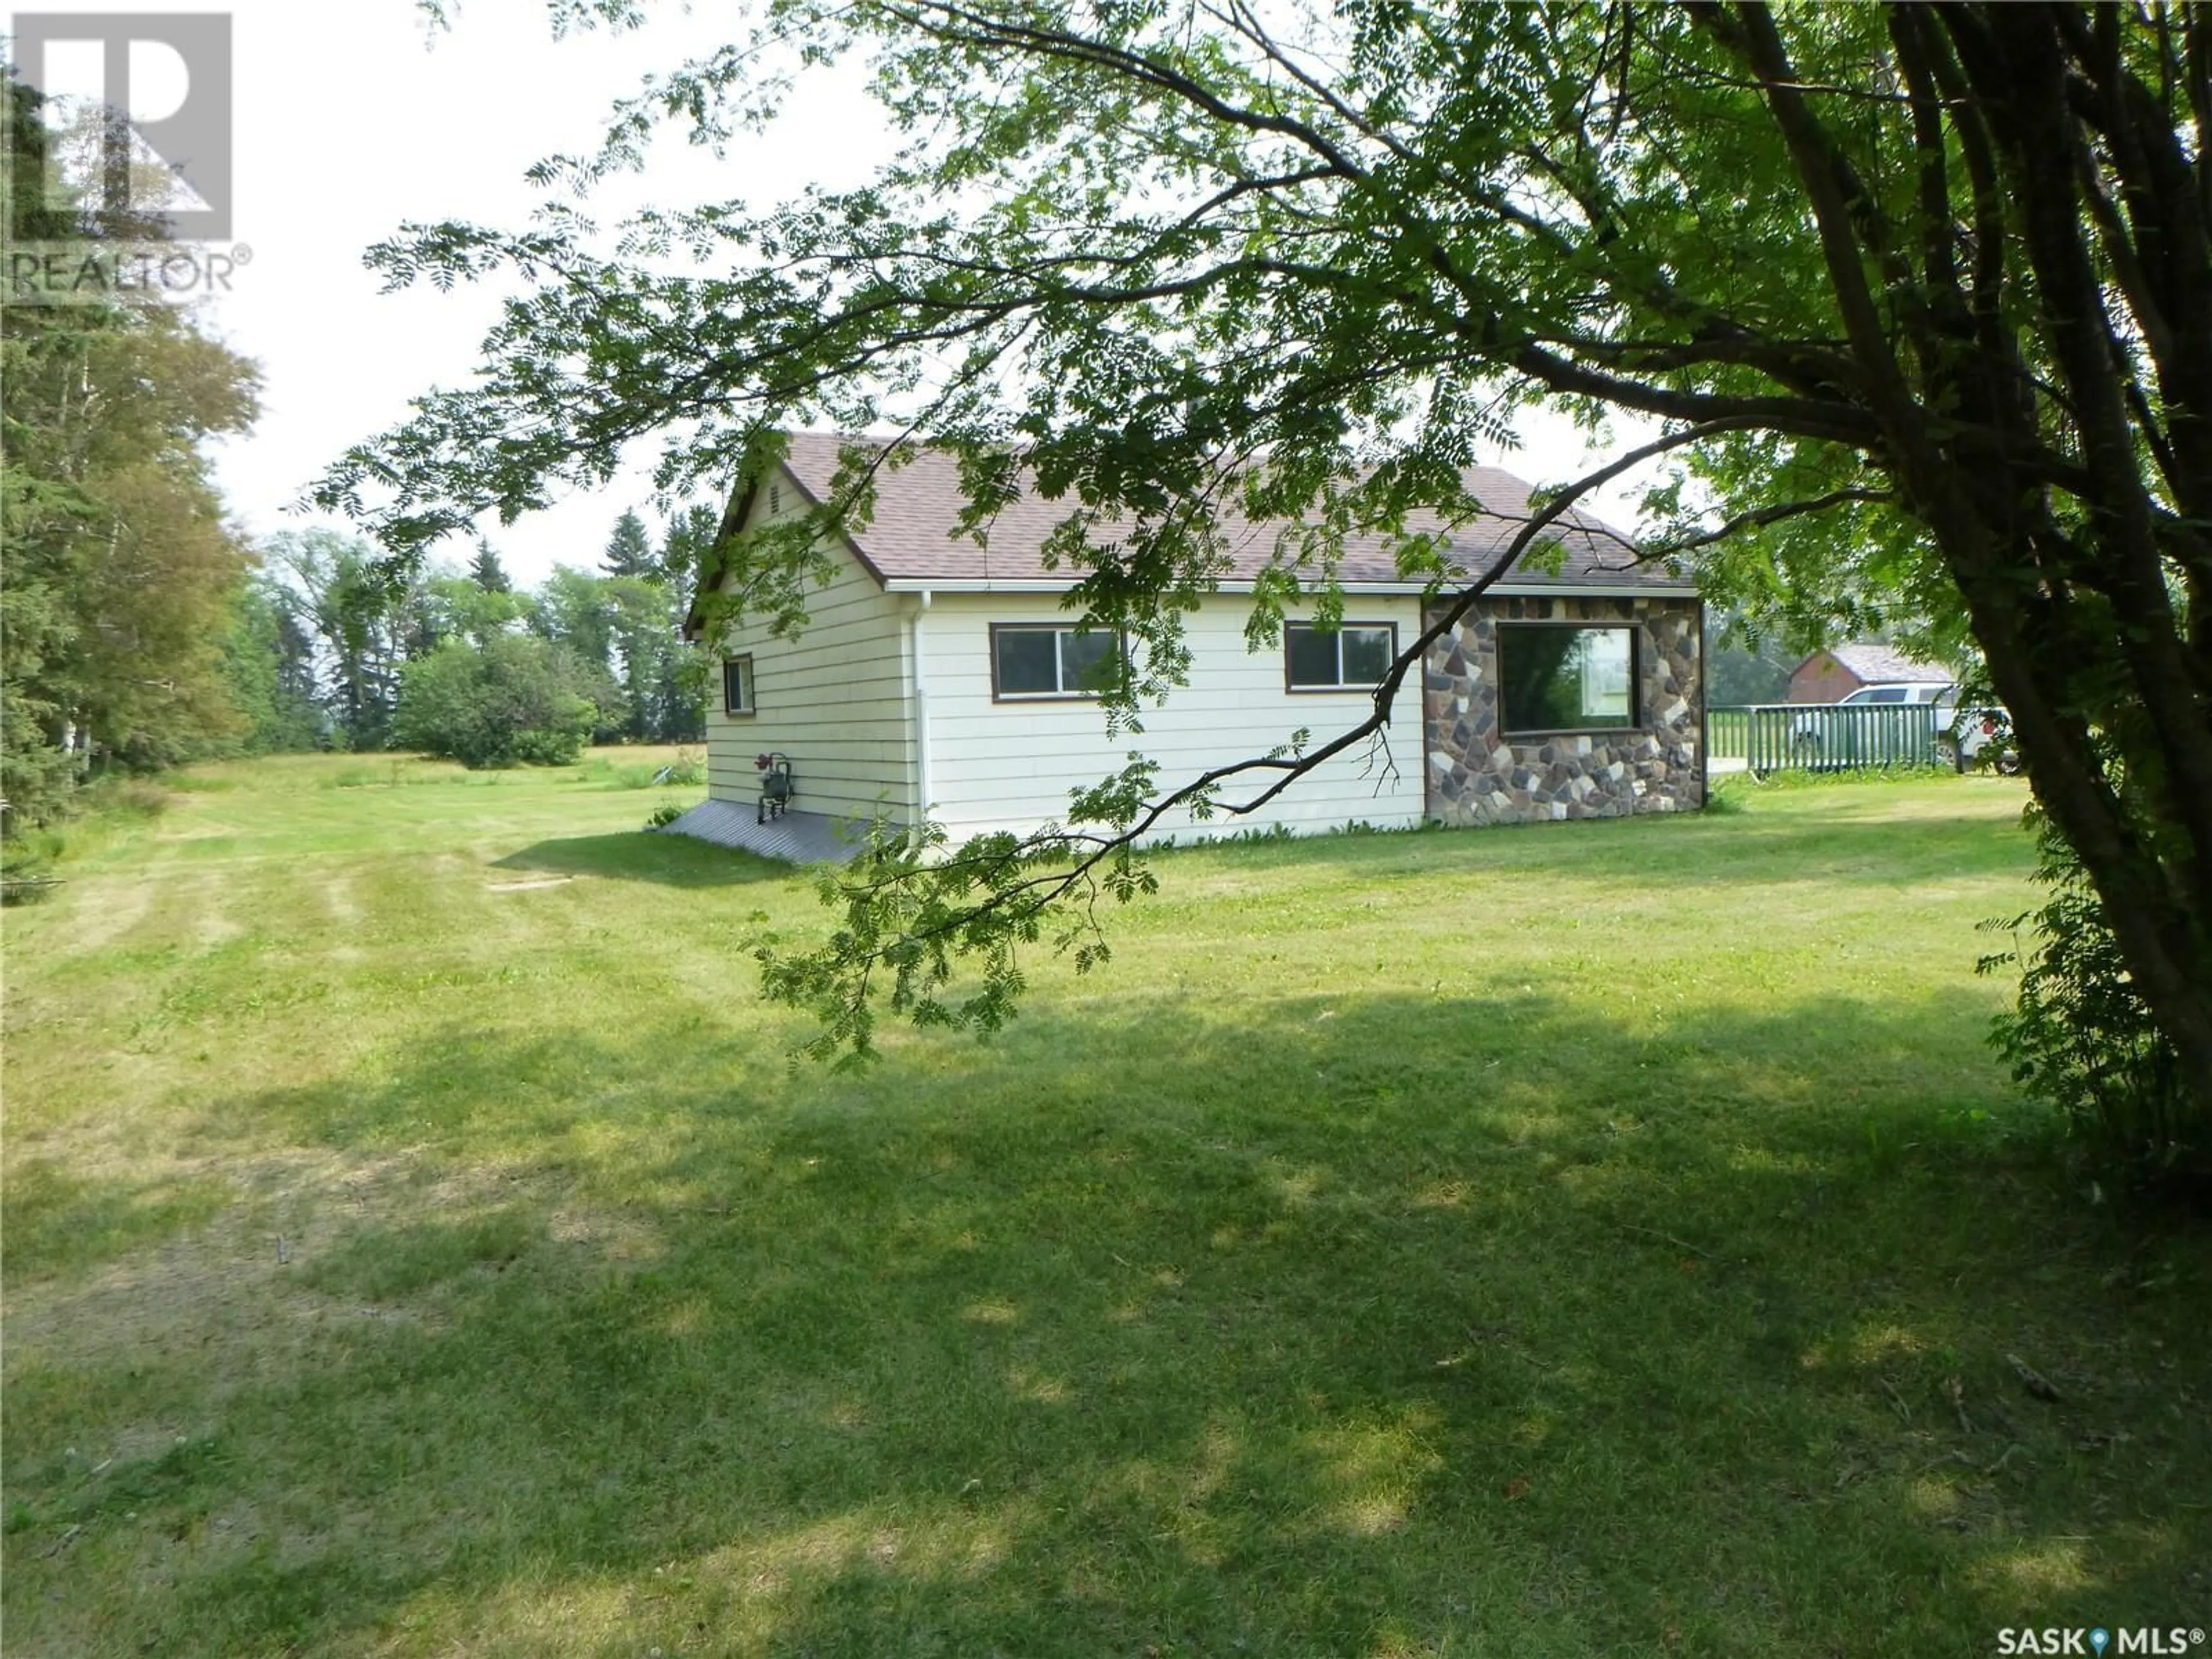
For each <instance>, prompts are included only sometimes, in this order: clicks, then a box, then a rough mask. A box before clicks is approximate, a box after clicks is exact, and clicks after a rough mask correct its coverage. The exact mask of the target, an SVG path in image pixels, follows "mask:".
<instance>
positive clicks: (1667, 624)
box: [1422, 598, 1705, 824]
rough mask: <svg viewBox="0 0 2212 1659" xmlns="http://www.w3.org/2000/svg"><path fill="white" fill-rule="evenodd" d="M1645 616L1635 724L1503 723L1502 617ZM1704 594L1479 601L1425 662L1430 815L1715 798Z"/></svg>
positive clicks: (1616, 619) (1641, 806)
mask: <svg viewBox="0 0 2212 1659" xmlns="http://www.w3.org/2000/svg"><path fill="white" fill-rule="evenodd" d="M1522 621H1527V622H1547V621H1548V622H1577V623H1610V624H1614V625H1618V624H1620V623H1628V622H1632V623H1637V624H1638V636H1637V641H1636V666H1637V692H1636V695H1637V729H1636V730H1634V731H1624V732H1559V733H1553V734H1538V733H1530V734H1528V735H1516V736H1515V737H1512V738H1507V737H1506V736H1505V735H1504V733H1503V732H1501V731H1500V730H1499V719H1500V717H1499V714H1498V623H1501V622H1522ZM1701 633H1702V622H1701V619H1700V617H1699V606H1698V602H1697V601H1696V600H1695V599H1582V598H1576V599H1481V600H1478V601H1476V604H1475V608H1474V610H1473V611H1470V612H1469V613H1468V615H1467V616H1466V617H1462V619H1461V620H1460V623H1459V625H1458V626H1457V627H1456V628H1455V629H1452V631H1451V632H1450V633H1449V634H1446V635H1444V636H1443V638H1442V639H1440V640H1438V641H1437V642H1436V643H1435V644H1434V645H1432V646H1431V647H1429V656H1428V661H1427V662H1426V664H1425V665H1424V667H1425V674H1424V677H1423V685H1424V688H1425V690H1424V694H1423V696H1422V704H1423V713H1424V714H1425V728H1424V732H1423V737H1424V747H1425V749H1426V750H1427V779H1428V787H1427V792H1426V793H1427V797H1428V807H1427V810H1428V816H1429V817H1431V818H1434V819H1436V820H1437V822H1439V823H1448V824H1471V823H1531V822H1534V821H1536V820H1539V819H1545V818H1610V817H1626V816H1627V815H1628V814H1630V813H1632V812H1674V811H1688V810H1692V809H1694V808H1697V807H1699V806H1702V805H1705V769H1704V767H1703V765H1702V763H1701V755H1700V747H1699V746H1700V744H1702V743H1703V742H1704V739H1705V674H1704V665H1703V662H1702V660H1701V658H1700V642H1699V636H1700V634H1701Z"/></svg>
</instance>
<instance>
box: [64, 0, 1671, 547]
mask: <svg viewBox="0 0 2212 1659" xmlns="http://www.w3.org/2000/svg"><path fill="white" fill-rule="evenodd" d="M37 9H40V10H42V11H53V12H62V13H64V14H66V13H71V12H84V13H88V14H97V13H100V12H103V11H115V10H121V9H126V8H125V6H123V5H120V4H116V5H81V4H76V3H72V0H40V3H39V5H38V8H37ZM127 9H129V10H131V11H135V12H166V11H202V12H204V11H208V10H212V9H227V10H228V12H229V13H230V15H231V16H232V18H233V51H234V117H233V119H234V169H235V177H234V190H235V212H234V222H233V233H234V237H233V240H234V241H236V242H240V243H243V244H245V245H246V246H248V247H250V248H251V250H252V263H251V264H249V265H246V267H245V268H243V269H241V270H239V271H238V273H237V275H236V278H235V286H234V292H233V293H232V294H231V295H228V296H226V297H223V298H221V299H219V300H217V301H215V302H213V304H212V306H211V307H210V308H209V309H208V310H207V311H206V312H205V313H204V321H206V322H207V323H209V324H210V325H212V326H213V328H214V329H215V331H216V332H218V333H219V334H221V335H222V337H224V338H226V339H227V340H228V343H230V344H231V345H232V346H233V347H234V349H237V350H239V351H240V352H241V353H243V354H244V355H246V356H249V357H252V358H253V359H255V360H256V361H257V362H259V363H260V365H261V366H262V370H263V374H264V394H263V403H264V410H263V415H262V418H261V422H260V424H259V426H258V428H256V429H255V431H254V433H253V434H252V435H251V436H250V437H248V438H246V439H244V440H242V441H233V442H230V443H227V444H225V445H224V446H222V448H221V450H220V452H219V453H218V454H217V458H216V463H217V477H218V482H219V484H220V486H221V488H222V491H223V493H224V495H225V498H226V500H227V501H228V506H229V508H230V511H231V513H233V515H234V518H235V519H236V520H238V521H239V522H240V524H241V525H242V526H244V527H245V528H246V531H247V532H248V533H250V534H252V535H253V536H256V537H258V536H263V535H267V534H269V533H270V532H275V531H278V530H283V529H296V528H304V527H306V526H309V525H311V524H314V523H317V522H325V521H323V520H315V519H313V518H308V517H301V516H299V515H296V514H294V513H289V512H288V511H287V509H288V507H290V506H291V505H292V504H293V503H295V501H297V500H298V499H299V496H300V495H301V491H302V490H303V489H304V488H305V487H306V486H307V483H309V482H310V481H312V480H313V478H314V477H315V476H316V475H317V474H318V473H319V471H321V469H322V468H323V467H324V466H325V465H327V464H328V463H329V462H330V461H331V459H334V458H335V457H336V456H337V454H338V453H340V452H341V451H342V450H343V449H344V448H345V447H347V446H348V445H349V444H350V443H353V442H355V441H358V440H360V439H362V438H364V437H367V436H368V435H372V434H374V433H375V432H378V431H380V430H381V429H383V428H386V427H387V426H389V425H391V424H392V423H394V422H397V421H398V420H399V419H401V418H403V417H404V415H405V413H406V406H407V400H408V398H410V397H411V396H413V395H415V394H416V393H418V392H422V391H423V390H425V389H427V388H428V387H429V386H433V385H446V386H456V385H459V384H461V383H463V382H464V381H465V379H466V378H467V375H468V373H469V371H470V369H471V367H472V366H473V365H474V364H475V362H476V361H477V343H478V341H479V340H480V339H481V337H482V336H483V331H484V329H485V327H486V325H488V324H489V321H490V320H491V319H492V318H493V316H494V314H495V296H494V295H492V294H490V293H488V292H486V291H484V290H481V289H477V290H471V289H456V290H455V291H453V293H450V294H442V295H441V294H440V293H438V292H437V291H436V290H435V289H430V288H428V287H423V288H420V289H410V290H408V291H406V292H404V293H398V294H388V295H387V294H381V293H380V292H379V291H378V279H377V278H376V276H374V274H373V273H371V272H370V271H368V270H366V269H365V268H364V267H363V266H362V262H361V256H362V251H363V250H364V249H365V248H367V247H368V246H369V245H370V244H371V243H373V242H375V241H378V240H383V239H385V238H386V237H388V236H390V235H392V234H393V233H394V232H395V231H396V230H397V229H398V226H399V225H400V224H401V223H402V222H404V221H409V220H419V221H431V220H438V219H446V218H461V219H471V220H474V221H477V222H481V223H484V224H489V225H493V226H499V227H503V228H520V226H522V225H523V224H524V223H525V222H526V220H527V218H528V216H529V215H530V213H531V211H532V209H533V208H534V207H536V206H537V205H538V203H539V202H540V201H541V200H542V199H543V197H541V195H540V193H539V192H538V191H537V190H535V189H534V188H533V187H532V185H529V184H528V183H527V182H526V179H525V178H524V176H523V175H524V173H525V170H526V168H528V167H530V166H531V164H532V162H534V161H538V160H540V159H541V158H543V157H544V156H545V155H550V154H553V153H555V152H567V153H572V154H573V153H579V152H587V151H589V150H590V149H592V148H593V147H594V145H595V143H596V142H597V139H598V137H599V131H600V125H601V118H602V117H603V116H604V114H605V112H606V110H607V109H608V107H609V106H610V105H611V103H612V102H613V101H614V100H616V99H617V98H618V97H621V96H623V94H628V93H629V92H631V91H633V90H635V88H636V86H637V84H638V82H639V81H640V79H641V76H643V75H644V74H645V73H647V71H649V70H654V69H666V68H668V67H671V66H672V65H673V64H675V63H676V62H678V61H679V60H680V59H681V58H684V57H685V56H689V55H692V54H695V53H698V52H704V51H706V50H708V49H710V48H711V47H712V46H714V45H717V44H719V43H720V40H723V39H725V38H727V35H728V34H729V33H732V32H734V29H735V27H738V25H736V24H733V23H732V22H731V21H729V10H728V9H724V8H721V7H717V6H715V5H714V4H712V3H711V0H709V3H705V4H701V5H699V6H697V7H696V9H683V10H679V9H677V8H675V7H671V8H669V9H667V12H666V15H665V16H663V17H661V18H659V20H657V21H655V22H654V23H653V25H652V26H651V27H648V28H647V29H645V30H643V31H641V32H640V33H634V34H627V35H619V36H611V35H609V34H606V33H603V32H595V33H586V34H582V35H578V36H574V37H571V38H570V39H568V40H561V41H556V40H553V38H552V35H551V31H550V27H549V25H548V22H547V19H546V15H545V12H544V9H543V7H542V6H540V5H538V4H534V3H532V0H465V3H464V5H463V6H462V8H461V9H460V13H459V17H458V19H457V21H456V22H455V26H454V27H453V29H452V30H451V31H450V32H447V33H438V34H435V35H434V34H432V33H430V32H429V31H428V29H427V28H426V27H425V26H424V24H423V21H422V17H421V15H420V13H419V12H418V11H417V10H416V7H415V6H414V4H413V3H412V0H234V3H233V4H231V5H230V6H228V7H227V8H219V7H217V6H216V5H211V4H210V0H183V3H166V4H165V3H162V0H131V3H130V4H129V5H128V7H127ZM23 67H24V68H25V69H26V70H33V66H31V65H25V66H23ZM137 90H138V92H139V94H140V96H141V98H142V99H143V98H144V97H145V96H147V95H149V94H148V93H147V89H146V88H145V87H144V86H143V85H141V86H140V87H139V88H137ZM153 95H159V88H156V89H155V94H153ZM889 145H890V141H889V139H888V137H886V136H885V134H884V127H883V125H882V123H881V122H880V121H879V120H878V118H877V117H876V115H875V112H874V111H873V108H872V106H871V105H869V104H868V103H867V101H866V99H865V98H864V97H862V96H861V95H860V92H859V89H858V82H857V80H856V79H855V77H854V76H849V75H846V76H840V77H839V79H838V81H837V82H833V83H829V84H826V85H823V86H821V87H819V88H817V89H816V90H814V91H813V92H811V94H809V95H807V96H804V97H800V98H796V99H793V100H791V101H790V104H789V106H787V113H786V114H785V116H784V117H783V118H782V119H781V122H780V123H779V124H778V125H777V126H776V128H775V130H774V131H771V132H770V133H769V134H768V135H766V136H764V137H751V136H747V135H740V136H739V137H738V138H736V139H735V140H733V141H732V148H731V149H730V151H729V153H728V155H727V157H726V159H725V160H722V161H716V160H715V159H714V157H712V156H711V155H708V154H707V153H705V152H703V151H700V150H696V149H691V148H690V147H689V146H686V145H684V144H682V143H667V144H664V145H662V146H660V147H659V150H658V151H657V153H656V155H655V156H654V158H653V165H652V167H650V168H649V170H648V171H647V173H646V174H644V175H643V176H642V177H641V178H639V179H626V180H623V181H622V187H621V188H620V189H619V190H618V191H607V192H605V193H604V194H601V195H599V196H598V197H595V198H594V205H593V208H592V211H593V213H594V216H596V217H598V218H599V220H600V222H602V223H611V222H613V221H614V220H615V219H617V218H618V217H619V216H620V214H621V212H622V211H623V210H626V209H629V208H634V207H636V206H640V205H643V204H647V203H648V202H659V203H661V204H671V205H681V204H692V203H696V202H700V201H706V200H710V199H717V198H722V197H743V198H744V199H745V200H746V201H748V202H749V203H750V204H752V205H754V206H756V207H763V208H764V207H767V206H769V205H770V204H773V203H774V202H775V201H778V200H781V199H782V198H784V197H787V196H790V195H793V194H795V193H796V192H797V191H799V190H800V189H802V188H804V187H805V185H808V184H823V185H849V184H854V183H857V182H859V181H860V179H864V178H865V177H866V175H867V173H869V172H870V171H871V170H872V167H873V164H874V162H875V161H877V160H878V158H879V157H881V156H882V155H884V154H886V153H887V152H888V149H889ZM1522 435H1523V438H1524V447H1523V448H1522V450H1521V452H1520V453H1518V454H1517V455H1513V456H1507V457H1500V458H1498V459H1500V460H1501V462H1502V464H1503V465H1505V466H1506V467H1507V468H1508V470H1510V471H1515V472H1516V473H1519V474H1521V475H1522V476H1523V477H1528V478H1530V479H1532V480H1534V481H1536V482H1540V483H1554V482H1558V481H1560V480H1562V479H1564V478H1566V477H1571V476H1572V475H1573V474H1574V473H1576V472H1577V471H1582V470H1583V466H1584V465H1585V464H1588V465H1595V464H1596V463H1597V462H1599V461H1601V460H1602V459H1604V457H1603V456H1602V455H1598V454H1592V455H1589V456H1588V457H1587V458H1586V455H1585V452H1584V450H1583V445H1582V442H1581V440H1580V439H1579V438H1578V437H1577V435H1574V434H1573V433H1572V431H1571V429H1570V428H1568V427H1567V426H1566V425H1565V423H1564V422H1551V421H1547V420H1543V419H1541V417H1539V418H1538V419H1536V420H1534V421H1532V422H1529V423H1528V424H1527V425H1526V426H1524V428H1523V434H1522ZM1632 441H1635V439H1634V437H1633V436H1629V437H1626V439H1625V442H1632ZM651 463H652V457H651V456H650V455H645V454H641V455H640V456H639V457H638V458H637V465H636V469H635V477H633V478H631V479H629V480H626V481H623V482H622V483H618V484H617V486H616V487H614V488H612V489H609V490H606V491H604V492H600V493H599V494H596V495H580V496H576V497H573V498H571V499H570V500H568V501H564V502H563V503H562V504H561V505H560V506H559V507H556V509H555V510H553V511H551V512H548V513H541V514H538V515H536V516H535V517H533V518H531V519H527V520H523V521H522V522H520V523H519V524H516V525H514V526H511V527H508V528H506V529H503V530H502V529H500V528H499V527H497V526H490V532H491V535H492V539H493V542H494V544H495V545H496V546H497V547H498V548H499V550H500V552H501V556H502V557H503V558H504V560H505V561H506V563H507V568H508V570H509V571H510V573H511V574H513V575H514V577H515V578H516V579H517V580H519V581H522V582H526V583H534V582H536V581H538V580H540V579H541V578H542V577H543V576H544V574H545V573H546V572H547V571H549V570H550V568H552V567H553V566H554V565H555V564H556V563H567V564H577V565H590V564H592V563H595V562H597V561H598V559H599V555H600V553H601V550H603V548H604V547H605V542H606V538H607V534H608V532H609V531H610V530H611V527H612V526H613V523H614V520H615V519H616V517H617V515H618V514H619V513H621V512H622V510H623V508H624V507H632V506H635V507H639V508H640V509H641V510H643V509H645V508H646V507H647V498H648V496H649V495H650V493H651V486H650V482H649V477H648V474H649V471H650V468H651ZM1632 502H1633V492H1632V491H1624V490H1615V491H1612V492H1608V493H1606V494H1603V495H1595V496H1594V497H1593V498H1592V499H1591V501H1590V503H1589V504H1590V505H1591V506H1592V507H1594V508H1595V510H1597V511H1598V512H1599V513H1601V514H1602V515H1604V516H1607V517H1608V518H1610V519H1611V520H1613V522H1614V523H1616V524H1619V525H1620V526H1623V527H1624V528H1626V527H1630V526H1632V525H1633V522H1634V519H1635V509H1634V507H1633V505H1632ZM338 527H341V528H343V526H338ZM449 545H450V544H449ZM452 552H453V556H456V557H465V556H466V550H465V549H459V548H453V549H452Z"/></svg>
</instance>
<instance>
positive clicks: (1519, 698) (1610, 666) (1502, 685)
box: [1498, 623, 1636, 732]
mask: <svg viewBox="0 0 2212 1659" xmlns="http://www.w3.org/2000/svg"><path fill="white" fill-rule="evenodd" d="M1498 685H1499V689H1500V690H1502V692H1503V693H1504V710H1503V713H1504V719H1505V729H1506V731H1507V732H1577V731H1580V732H1603V731H1619V730H1621V729H1624V728H1626V727H1629V726H1634V725H1635V724H1636V630H1635V629H1633V628H1572V627H1566V626H1563V625H1561V624H1559V623H1499V624H1498Z"/></svg>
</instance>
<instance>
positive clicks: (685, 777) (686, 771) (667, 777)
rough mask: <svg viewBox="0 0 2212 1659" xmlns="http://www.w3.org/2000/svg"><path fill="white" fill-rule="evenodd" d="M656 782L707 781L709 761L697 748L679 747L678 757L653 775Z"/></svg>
mask: <svg viewBox="0 0 2212 1659" xmlns="http://www.w3.org/2000/svg"><path fill="white" fill-rule="evenodd" d="M653 781H654V782H655V783H665V784H693V785H696V784H702V783H704V782H706V781H707V762H706V758H705V757H703V756H702V755H701V754H700V753H699V751H698V750H696V749H679V750H677V751H676V758H675V759H674V760H672V761H671V762H669V763H668V764H667V765H665V766H664V767H662V768H661V769H659V771H658V772H655V773H654V774H653Z"/></svg>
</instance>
